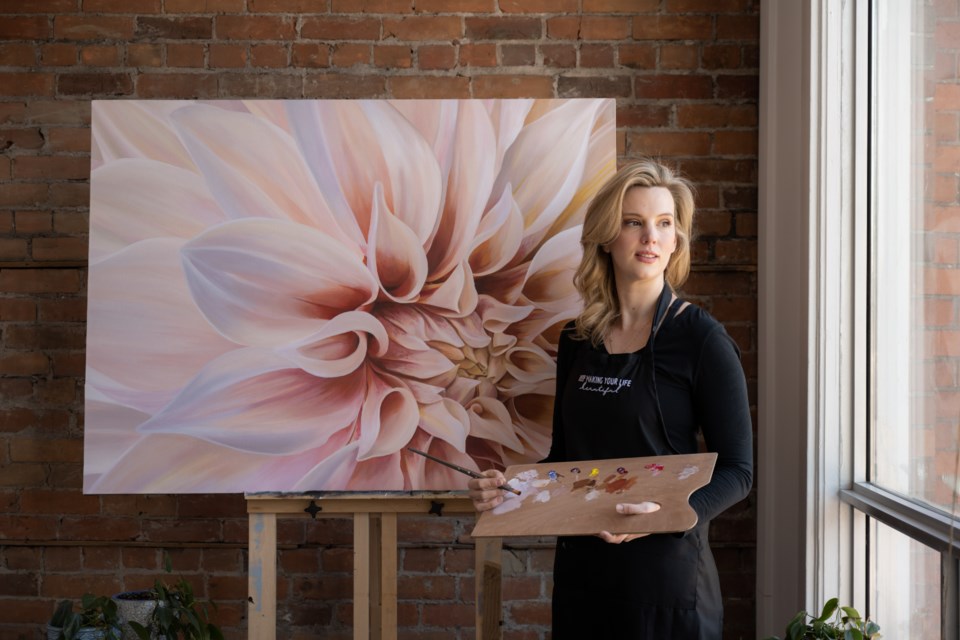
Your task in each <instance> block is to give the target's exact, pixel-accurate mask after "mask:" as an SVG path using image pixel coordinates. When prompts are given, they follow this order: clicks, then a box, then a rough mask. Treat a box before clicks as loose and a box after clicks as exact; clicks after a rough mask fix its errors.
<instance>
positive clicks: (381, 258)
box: [367, 183, 427, 302]
mask: <svg viewBox="0 0 960 640" xmlns="http://www.w3.org/2000/svg"><path fill="white" fill-rule="evenodd" d="M367 265H368V266H369V268H370V271H371V272H372V273H373V275H374V277H375V278H377V280H379V281H380V288H381V289H382V290H383V292H384V294H385V295H386V296H387V297H388V298H390V299H391V300H393V301H395V302H408V301H410V300H413V299H415V298H416V297H417V296H419V295H420V288H421V287H423V283H424V281H425V280H426V278H427V256H426V254H424V252H423V247H422V246H421V244H420V241H419V239H418V238H417V236H416V235H414V233H413V231H411V230H410V229H409V227H407V225H405V224H404V223H403V222H401V221H400V220H398V219H397V218H396V216H394V215H393V213H392V212H391V211H390V209H389V208H388V206H387V203H386V200H384V197H383V186H382V185H381V184H380V183H377V185H376V186H375V187H374V193H373V211H372V212H371V213H370V238H369V241H368V243H367Z"/></svg>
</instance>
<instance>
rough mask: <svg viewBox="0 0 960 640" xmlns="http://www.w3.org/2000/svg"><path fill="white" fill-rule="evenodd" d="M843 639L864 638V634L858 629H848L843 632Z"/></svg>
mask: <svg viewBox="0 0 960 640" xmlns="http://www.w3.org/2000/svg"><path fill="white" fill-rule="evenodd" d="M843 640H863V634H862V633H860V631H859V630H857V629H847V631H846V632H845V633H844V634H843Z"/></svg>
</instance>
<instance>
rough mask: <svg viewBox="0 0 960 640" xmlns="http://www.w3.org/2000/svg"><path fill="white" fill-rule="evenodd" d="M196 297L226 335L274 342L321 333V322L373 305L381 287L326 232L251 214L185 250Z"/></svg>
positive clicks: (264, 343) (256, 342) (247, 340)
mask: <svg viewBox="0 0 960 640" xmlns="http://www.w3.org/2000/svg"><path fill="white" fill-rule="evenodd" d="M183 263H184V271H185V273H186V275H187V282H188V284H189V285H190V290H191V291H192V292H193V295H194V299H195V300H196V303H197V305H198V306H199V307H200V310H201V311H202V312H203V314H204V316H206V318H207V319H208V320H209V321H210V323H211V324H213V326H215V327H216V328H217V330H218V331H220V333H222V334H223V335H225V336H227V337H228V338H230V339H232V340H234V341H235V342H238V343H240V344H245V345H250V346H274V345H282V344H287V343H290V342H296V341H298V340H301V339H303V338H305V337H307V336H309V335H310V334H312V333H314V332H316V331H317V330H319V329H320V327H321V326H322V320H326V319H329V318H332V317H334V316H335V315H337V314H338V313H340V312H341V311H346V310H353V309H356V308H358V307H361V306H363V305H365V304H367V303H369V302H372V301H373V300H374V299H375V298H376V295H377V284H376V282H375V281H374V280H373V277H372V276H371V275H370V272H369V271H368V270H367V268H366V267H365V266H364V264H363V262H362V261H361V259H360V258H359V257H358V256H357V255H356V254H355V253H353V252H352V251H350V250H348V249H346V248H344V247H343V246H342V245H340V244H339V243H337V242H335V241H334V240H333V239H332V238H330V236H328V235H327V234H325V233H323V232H321V231H317V230H315V229H312V228H310V227H305V226H303V225H299V224H295V223H292V222H286V221H282V220H266V219H259V218H247V219H244V220H236V221H234V222H228V223H225V224H222V225H220V226H217V227H213V228H212V229H210V230H208V231H206V232H204V233H203V234H201V235H199V236H197V237H196V238H194V239H193V240H191V241H190V242H188V243H187V244H186V245H185V246H184V248H183Z"/></svg>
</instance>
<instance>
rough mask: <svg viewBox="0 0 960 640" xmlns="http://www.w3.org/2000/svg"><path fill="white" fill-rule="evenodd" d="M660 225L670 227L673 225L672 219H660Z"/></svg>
mask: <svg viewBox="0 0 960 640" xmlns="http://www.w3.org/2000/svg"><path fill="white" fill-rule="evenodd" d="M660 226H661V227H672V226H673V220H670V219H666V220H661V221H660Z"/></svg>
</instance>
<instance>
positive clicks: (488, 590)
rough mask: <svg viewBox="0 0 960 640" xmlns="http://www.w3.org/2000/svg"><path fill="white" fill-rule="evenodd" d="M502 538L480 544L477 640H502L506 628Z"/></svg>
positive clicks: (477, 569)
mask: <svg viewBox="0 0 960 640" xmlns="http://www.w3.org/2000/svg"><path fill="white" fill-rule="evenodd" d="M502 550H503V540H502V539H500V538H481V539H478V540H477V541H476V592H477V612H476V615H477V640H500V639H501V638H502V637H503V628H502V626H501V625H500V622H501V619H502V618H503V605H502V603H501V601H500V588H501V585H502V583H503V582H502V577H503V562H502V558H501V551H502Z"/></svg>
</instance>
